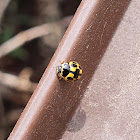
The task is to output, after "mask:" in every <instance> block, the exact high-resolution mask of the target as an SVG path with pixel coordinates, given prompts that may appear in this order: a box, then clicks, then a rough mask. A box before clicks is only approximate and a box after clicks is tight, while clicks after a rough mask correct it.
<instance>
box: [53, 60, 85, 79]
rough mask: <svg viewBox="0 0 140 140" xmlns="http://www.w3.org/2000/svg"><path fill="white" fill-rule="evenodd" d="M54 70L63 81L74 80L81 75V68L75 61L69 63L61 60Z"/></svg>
mask: <svg viewBox="0 0 140 140" xmlns="http://www.w3.org/2000/svg"><path fill="white" fill-rule="evenodd" d="M56 71H57V75H58V77H59V78H60V79H64V80H65V81H75V80H77V79H80V78H81V75H82V69H81V67H80V65H79V64H78V63H77V62H75V61H70V62H69V63H66V62H62V63H61V66H57V68H56Z"/></svg>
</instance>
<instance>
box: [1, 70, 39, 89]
mask: <svg viewBox="0 0 140 140" xmlns="http://www.w3.org/2000/svg"><path fill="white" fill-rule="evenodd" d="M0 83H1V84H3V85H6V86H8V87H10V88H15V89H17V90H21V91H27V92H33V91H34V90H35V88H36V86H37V83H33V82H31V81H29V79H23V78H20V77H18V76H15V75H12V74H9V73H4V72H0Z"/></svg>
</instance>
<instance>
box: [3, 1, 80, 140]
mask: <svg viewBox="0 0 140 140" xmlns="http://www.w3.org/2000/svg"><path fill="white" fill-rule="evenodd" d="M80 2H81V0H30V1H29V0H20V1H18V0H11V1H10V3H9V5H8V7H7V8H6V11H5V12H4V15H3V20H2V23H1V25H0V44H3V43H4V42H6V41H8V40H9V39H11V38H12V37H14V36H15V35H17V34H18V33H20V32H21V31H24V30H28V29H30V28H32V27H35V26H39V25H41V24H47V23H51V22H53V23H55V22H56V24H57V23H58V21H60V20H61V19H64V18H67V17H69V16H73V15H74V13H75V11H76V9H77V7H78V5H79V4H80ZM67 24H68V23H65V22H63V24H60V23H58V26H57V28H55V31H54V32H53V33H50V34H48V35H46V36H43V37H41V38H37V39H34V40H31V41H29V42H27V43H25V44H24V45H22V46H20V47H19V48H18V49H16V50H13V51H12V52H10V53H9V54H7V55H5V56H4V57H1V58H0V140H5V139H7V137H8V136H9V133H10V132H11V131H12V129H13V127H14V125H15V123H16V121H17V120H18V118H19V116H20V114H21V113H22V110H23V109H24V107H25V106H26V104H27V102H28V100H29V99H30V97H31V95H32V93H33V90H34V89H35V87H36V85H37V83H38V82H39V80H40V78H41V76H42V74H43V72H44V70H45V68H46V67H47V65H48V63H49V61H50V59H51V57H52V55H53V54H54V52H55V49H56V48H57V46H58V44H59V42H60V40H61V38H62V36H63V34H64V32H65V31H66V28H67ZM0 47H1V46H0ZM14 78H15V79H14ZM21 81H22V84H20V82H21ZM28 83H30V84H32V85H33V86H32V88H27V86H26V85H29V84H28ZM19 84H20V85H19Z"/></svg>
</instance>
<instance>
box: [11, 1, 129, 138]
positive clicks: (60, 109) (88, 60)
mask: <svg viewBox="0 0 140 140" xmlns="http://www.w3.org/2000/svg"><path fill="white" fill-rule="evenodd" d="M130 1H131V0H118V1H116V0H83V1H82V2H81V4H80V6H79V8H78V10H77V12H76V14H75V16H74V18H73V20H72V22H71V24H70V26H69V28H68V30H67V32H66V33H65V36H64V37H63V39H62V41H61V43H60V45H59V47H58V48H57V50H56V52H55V54H54V56H53V58H52V60H51V62H50V64H49V65H48V67H47V69H46V71H45V73H44V75H43V77H42V78H41V81H40V83H39V84H38V87H37V89H36V90H35V92H34V93H33V95H32V97H31V99H30V101H29V102H28V104H27V106H26V108H25V109H24V111H23V113H22V115H21V117H20V119H19V120H18V122H17V124H16V126H15V128H14V129H13V131H12V133H11V135H10V137H9V140H23V139H24V140H25V139H27V140H36V139H37V140H39V139H41V140H43V139H48V140H56V139H60V138H61V136H62V134H63V132H64V131H65V129H66V126H67V123H68V122H69V120H70V119H71V117H72V115H73V113H74V111H75V110H76V108H77V106H78V104H79V102H80V100H81V98H82V96H83V94H84V91H85V90H86V88H87V86H88V84H89V82H90V80H91V78H92V77H93V76H94V72H95V70H96V68H97V66H98V64H99V62H100V60H101V58H102V56H103V54H104V52H105V50H106V48H107V46H108V44H109V42H110V40H111V38H112V36H113V34H114V32H115V30H116V28H117V26H118V24H119V22H120V20H121V18H122V16H123V14H124V12H125V10H126V8H127V6H128V4H129V2H130ZM69 60H75V61H77V62H78V63H79V64H80V65H81V66H82V69H83V75H82V77H81V79H80V80H78V81H76V82H73V83H68V82H65V81H63V80H61V81H60V80H59V79H58V77H57V75H56V66H57V65H59V64H60V62H59V61H69Z"/></svg>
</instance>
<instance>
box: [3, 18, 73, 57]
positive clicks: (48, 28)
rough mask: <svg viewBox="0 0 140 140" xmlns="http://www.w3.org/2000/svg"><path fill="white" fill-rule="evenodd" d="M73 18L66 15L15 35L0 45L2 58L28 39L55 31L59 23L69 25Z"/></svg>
mask: <svg viewBox="0 0 140 140" xmlns="http://www.w3.org/2000/svg"><path fill="white" fill-rule="evenodd" d="M71 19H72V16H70V17H66V18H64V19H62V20H60V21H58V22H53V23H47V24H43V25H40V26H37V27H33V28H31V29H28V30H26V31H23V32H20V33H19V34H17V35H16V36H15V37H13V38H11V39H10V40H8V41H7V42H5V43H3V44H2V45H1V46H0V58H1V57H3V56H5V55H6V54H8V53H9V52H11V51H13V50H14V49H16V48H19V47H20V46H21V45H23V44H24V43H26V42H27V41H30V40H33V39H35V38H38V37H41V36H44V35H47V34H50V33H53V32H55V29H56V28H57V27H58V23H59V25H60V24H63V25H64V26H66V27H67V26H68V25H69V23H70V21H71Z"/></svg>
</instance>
